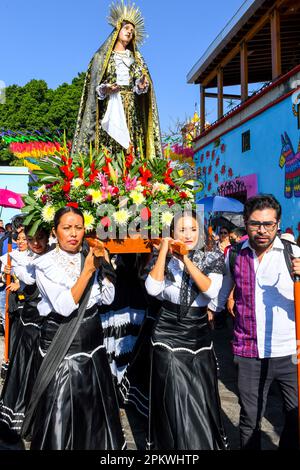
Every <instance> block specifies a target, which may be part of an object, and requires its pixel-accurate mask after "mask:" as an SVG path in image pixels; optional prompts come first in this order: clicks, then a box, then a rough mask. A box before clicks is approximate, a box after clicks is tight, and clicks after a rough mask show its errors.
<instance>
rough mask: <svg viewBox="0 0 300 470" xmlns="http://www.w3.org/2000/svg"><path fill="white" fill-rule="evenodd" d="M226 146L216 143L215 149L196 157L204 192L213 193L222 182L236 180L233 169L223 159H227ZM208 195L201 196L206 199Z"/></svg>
mask: <svg viewBox="0 0 300 470" xmlns="http://www.w3.org/2000/svg"><path fill="white" fill-rule="evenodd" d="M225 152H226V145H225V144H224V143H222V144H221V143H220V141H219V140H218V141H216V144H215V148H214V149H213V150H212V151H210V150H207V151H205V152H204V153H201V154H200V155H199V154H198V155H196V156H195V157H194V160H195V163H196V165H197V179H198V180H199V181H201V183H202V184H203V190H204V191H205V190H206V191H208V193H210V192H211V190H212V188H213V187H216V185H218V184H219V183H221V182H225V181H227V180H228V179H232V178H235V176H233V170H232V168H231V167H227V166H226V165H225V163H224V162H222V158H223V157H225ZM207 195H208V194H207V193H206V194H204V195H201V197H203V196H204V197H206V196H207Z"/></svg>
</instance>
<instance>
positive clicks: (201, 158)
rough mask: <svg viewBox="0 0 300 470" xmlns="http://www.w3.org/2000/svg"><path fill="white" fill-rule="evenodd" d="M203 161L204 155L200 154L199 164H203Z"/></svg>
mask: <svg viewBox="0 0 300 470" xmlns="http://www.w3.org/2000/svg"><path fill="white" fill-rule="evenodd" d="M203 159H204V155H203V153H202V155H201V157H200V163H203Z"/></svg>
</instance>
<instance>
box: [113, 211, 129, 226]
mask: <svg viewBox="0 0 300 470" xmlns="http://www.w3.org/2000/svg"><path fill="white" fill-rule="evenodd" d="M129 217H130V212H129V211H128V210H127V209H121V210H120V211H117V212H115V213H114V214H113V218H114V221H115V222H116V224H118V225H125V224H126V223H127V221H128V219H129Z"/></svg>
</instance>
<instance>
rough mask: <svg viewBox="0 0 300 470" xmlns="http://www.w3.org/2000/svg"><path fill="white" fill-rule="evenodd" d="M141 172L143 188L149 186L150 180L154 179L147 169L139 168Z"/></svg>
mask: <svg viewBox="0 0 300 470" xmlns="http://www.w3.org/2000/svg"><path fill="white" fill-rule="evenodd" d="M139 172H140V175H141V178H139V180H140V182H141V183H142V186H147V183H148V179H149V178H152V176H153V175H152V173H151V171H150V170H147V169H145V168H144V167H142V166H141V167H140V168H139Z"/></svg>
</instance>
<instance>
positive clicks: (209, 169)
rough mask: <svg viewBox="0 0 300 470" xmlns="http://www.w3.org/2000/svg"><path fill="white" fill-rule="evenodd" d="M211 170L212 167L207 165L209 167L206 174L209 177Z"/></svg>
mask: <svg viewBox="0 0 300 470" xmlns="http://www.w3.org/2000/svg"><path fill="white" fill-rule="evenodd" d="M211 170H212V166H211V165H209V167H208V174H209V175H210V174H211Z"/></svg>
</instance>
